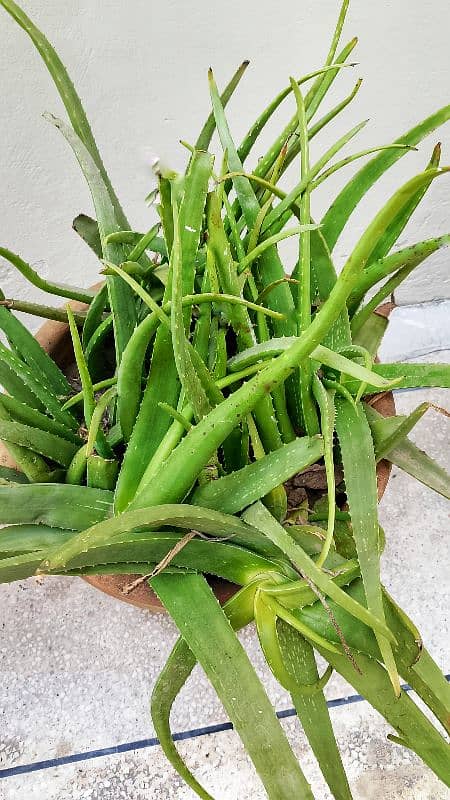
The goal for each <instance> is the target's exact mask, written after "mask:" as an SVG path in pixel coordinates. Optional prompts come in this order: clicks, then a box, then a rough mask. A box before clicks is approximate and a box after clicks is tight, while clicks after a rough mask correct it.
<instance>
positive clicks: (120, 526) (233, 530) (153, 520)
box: [0, 495, 261, 570]
mask: <svg viewBox="0 0 450 800" xmlns="http://www.w3.org/2000/svg"><path fill="white" fill-rule="evenodd" d="M0 496H1V495H0ZM167 525H170V526H173V527H179V528H186V529H188V530H190V529H192V530H196V531H200V532H202V533H207V534H209V535H212V536H218V537H233V538H234V540H235V541H236V542H238V541H239V543H245V544H246V545H247V546H248V545H251V544H252V542H253V543H254V544H255V546H257V545H258V543H259V542H261V535H260V532H258V531H254V530H253V528H252V527H251V526H250V525H247V524H246V523H245V522H243V521H242V520H240V519H238V518H236V517H233V516H231V515H229V514H223V513H221V512H219V511H215V510H214V509H206V508H200V507H199V506H191V505H187V504H185V505H181V504H180V505H177V504H167V505H162V506H153V507H151V508H145V509H138V510H136V511H126V512H124V513H123V514H120V515H119V516H117V517H114V518H113V519H109V518H108V519H104V521H103V522H101V521H99V522H98V523H97V524H95V525H93V527H91V528H90V529H88V530H84V531H81V532H80V533H79V534H78V535H77V536H75V537H73V539H72V540H71V541H70V542H69V543H68V544H67V545H66V546H64V547H62V548H61V550H60V551H58V552H55V553H53V554H51V556H50V557H49V562H48V565H47V566H48V568H49V569H51V570H53V569H57V568H59V567H60V566H63V567H64V566H65V564H66V562H68V561H70V560H71V559H72V558H74V557H75V556H76V555H78V554H79V553H82V552H87V550H89V549H91V548H93V547H99V546H101V545H105V544H108V543H109V542H110V541H111V539H112V537H114V536H115V535H116V534H124V533H127V532H129V531H135V530H140V531H145V530H152V529H158V527H161V526H167Z"/></svg>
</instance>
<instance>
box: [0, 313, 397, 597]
mask: <svg viewBox="0 0 450 800" xmlns="http://www.w3.org/2000/svg"><path fill="white" fill-rule="evenodd" d="M70 305H71V306H72V308H73V309H74V310H77V311H79V310H83V309H85V308H86V306H85V305H83V304H82V303H76V302H71V304H70ZM380 313H382V314H383V316H387V313H386V311H385V309H384V308H383V309H380ZM36 339H37V341H38V342H39V344H40V345H41V346H42V347H43V348H44V349H45V350H46V351H47V353H49V355H51V356H52V358H53V359H54V361H56V363H57V364H58V365H59V366H60V367H62V368H63V369H64V368H67V367H69V366H71V365H72V363H73V351H72V345H71V338H70V334H69V326H68V325H65V324H64V323H62V322H54V321H53V320H48V321H47V322H45V323H44V324H43V325H42V327H41V328H40V329H39V330H38V332H37V333H36ZM372 405H373V406H374V408H376V409H377V411H378V412H379V413H380V414H383V416H385V417H388V416H392V415H393V414H395V404H394V398H393V396H392V394H391V392H388V393H384V394H380V395H379V396H377V397H376V398H374V400H373V403H372ZM0 464H2V465H3V466H10V467H14V466H16V465H15V464H14V462H13V460H12V459H11V457H10V455H9V453H8V451H7V450H6V448H5V447H4V445H3V444H2V443H1V442H0ZM390 472H391V464H390V463H389V462H388V461H380V462H379V464H378V466H377V484H378V499H379V500H381V498H382V496H383V494H384V492H385V490H386V486H387V484H388V481H389V476H390ZM137 577H139V576H137V575H92V576H86V577H83V580H84V581H86V582H87V583H89V584H90V585H91V586H94V587H95V588H96V589H99V590H100V591H101V592H104V593H105V594H108V595H110V596H111V597H115V598H116V599H117V600H121V601H122V602H125V603H130V604H131V605H134V606H137V607H138V608H144V609H148V610H150V611H162V610H164V609H163V606H162V605H161V603H160V601H159V600H158V598H157V597H156V595H155V594H154V592H152V590H151V589H150V587H149V586H148V585H147V584H145V583H143V584H141V585H140V586H138V587H137V588H136V589H134V590H133V592H132V593H131V594H129V595H126V594H124V593H123V587H124V586H127V585H128V584H129V583H131V582H132V581H133V580H134V579H135V578H137ZM209 582H210V584H211V586H212V588H213V590H214V593H215V595H216V597H217V599H218V600H219V602H221V603H224V602H225V601H226V600H228V598H229V597H231V596H232V595H233V594H234V592H235V591H236V587H235V586H234V585H233V584H231V583H228V581H225V580H221V579H216V578H211V579H210V581H209Z"/></svg>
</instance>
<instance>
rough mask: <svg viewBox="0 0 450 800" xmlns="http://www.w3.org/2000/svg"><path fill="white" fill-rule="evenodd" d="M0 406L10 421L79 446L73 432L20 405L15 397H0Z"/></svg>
mask: <svg viewBox="0 0 450 800" xmlns="http://www.w3.org/2000/svg"><path fill="white" fill-rule="evenodd" d="M0 406H1V407H2V408H3V409H5V411H7V412H8V414H9V416H10V418H11V419H13V420H14V421H15V422H22V423H23V424H24V425H28V426H30V427H32V428H37V429H38V430H41V431H47V432H48V433H53V434H55V436H59V437H60V438H62V439H67V441H68V442H72V444H75V445H78V446H80V445H81V444H82V440H81V439H80V437H79V436H78V434H77V433H75V432H74V431H73V430H70V429H69V428H67V427H66V426H65V425H62V424H61V423H60V422H56V420H54V419H52V418H51V417H48V416H47V415H46V414H42V413H41V412H40V411H36V409H34V408H30V407H29V406H28V405H26V404H25V403H20V402H19V401H18V400H16V398H15V397H10V396H9V395H7V394H2V395H0Z"/></svg>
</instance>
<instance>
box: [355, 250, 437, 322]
mask: <svg viewBox="0 0 450 800" xmlns="http://www.w3.org/2000/svg"><path fill="white" fill-rule="evenodd" d="M449 244H450V235H449V234H446V235H444V236H438V237H436V238H434V239H427V241H425V242H417V243H416V244H413V245H410V246H409V247H405V248H403V249H402V250H397V251H396V252H395V253H392V254H391V255H389V256H386V257H384V258H381V259H379V260H378V261H371V262H370V265H369V266H368V267H367V268H366V269H365V270H364V272H363V274H362V275H361V279H360V280H359V281H358V284H357V286H356V288H355V289H354V291H353V292H352V293H351V295H350V297H349V299H348V309H349V313H350V314H352V315H353V314H354V313H355V312H356V310H357V308H358V306H359V304H360V303H361V302H362V300H363V298H364V295H365V294H366V293H367V292H368V291H369V289H371V288H372V287H373V286H375V284H377V283H378V282H379V281H381V280H383V279H384V278H387V277H388V276H389V275H391V274H392V273H393V272H397V270H399V269H403V268H405V267H417V266H418V265H419V264H421V263H422V262H423V261H425V259H426V258H428V257H429V256H431V255H432V254H433V253H435V252H436V251H437V250H439V249H440V248H441V247H447V246H448V245H449Z"/></svg>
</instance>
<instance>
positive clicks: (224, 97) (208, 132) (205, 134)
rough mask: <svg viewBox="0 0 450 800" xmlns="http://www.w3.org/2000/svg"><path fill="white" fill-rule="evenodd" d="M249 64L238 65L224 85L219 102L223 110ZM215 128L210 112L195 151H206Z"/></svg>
mask: <svg viewBox="0 0 450 800" xmlns="http://www.w3.org/2000/svg"><path fill="white" fill-rule="evenodd" d="M249 63H250V62H249V61H243V62H242V64H240V65H239V67H238V68H237V70H236V72H235V73H234V75H233V76H232V78H231V80H230V81H229V83H228V84H227V85H226V87H225V89H224V90H223V92H222V94H221V95H220V100H221V103H222V105H223V107H224V108H225V106H226V105H227V104H228V101H229V100H230V99H231V97H232V95H233V94H234V92H235V90H236V88H237V86H238V85H239V83H240V81H241V78H242V76H243V75H244V72H245V70H246V69H247V67H248V65H249ZM215 128H216V121H215V119H214V114H213V113H212V112H211V114H210V115H209V117H208V119H207V120H206V122H205V124H204V126H203V128H202V130H201V131H200V133H199V135H198V139H197V142H196V144H195V149H196V150H207V149H208V147H209V145H210V143H211V139H212V137H213V133H214V131H215Z"/></svg>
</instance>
